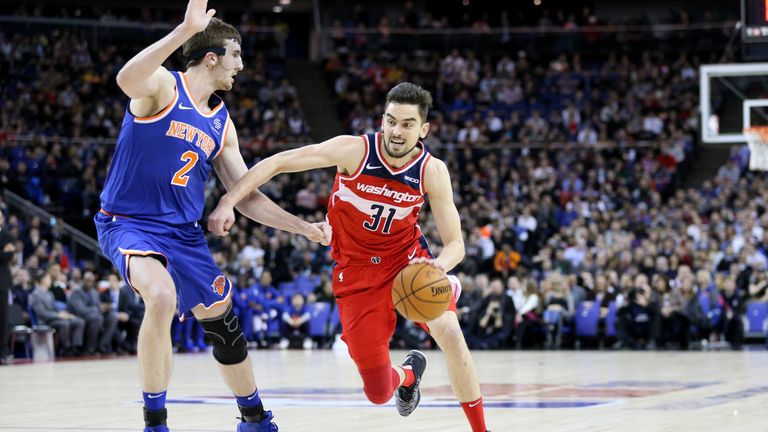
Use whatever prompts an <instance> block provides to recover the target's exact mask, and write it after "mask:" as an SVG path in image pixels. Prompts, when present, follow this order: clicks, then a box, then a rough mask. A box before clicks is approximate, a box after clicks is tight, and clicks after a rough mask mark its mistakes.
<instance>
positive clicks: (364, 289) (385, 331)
mask: <svg viewBox="0 0 768 432" xmlns="http://www.w3.org/2000/svg"><path fill="white" fill-rule="evenodd" d="M428 253H429V252H428V250H426V249H424V250H423V251H421V253H418V254H416V256H418V257H421V256H424V257H428V256H429V255H428ZM377 258H378V257H377ZM408 261H409V260H407V259H391V260H389V261H388V260H387V259H380V262H379V263H378V264H371V263H370V262H369V263H367V264H363V262H364V260H361V261H358V262H359V263H358V262H355V263H354V264H346V265H343V266H342V265H337V266H336V267H335V268H334V269H333V290H334V293H336V304H338V306H339V318H340V319H341V326H342V333H341V339H342V340H343V341H344V342H345V343H346V344H347V347H348V349H349V355H350V357H352V360H354V361H355V364H356V365H357V368H358V370H364V369H371V368H377V367H383V366H385V365H390V364H391V360H390V357H389V340H390V338H391V337H392V334H393V333H394V332H395V324H396V323H397V315H396V312H395V306H394V304H393V303H392V282H393V281H394V280H395V277H396V276H397V274H398V273H400V270H402V269H403V268H404V267H405V266H406V265H408ZM459 293H460V291H458V290H454V297H453V298H452V299H451V304H450V305H449V307H448V310H450V311H454V312H456V299H457V294H459ZM419 325H420V326H421V327H422V328H424V329H425V330H427V331H429V328H428V327H427V326H426V325H424V324H422V323H419Z"/></svg>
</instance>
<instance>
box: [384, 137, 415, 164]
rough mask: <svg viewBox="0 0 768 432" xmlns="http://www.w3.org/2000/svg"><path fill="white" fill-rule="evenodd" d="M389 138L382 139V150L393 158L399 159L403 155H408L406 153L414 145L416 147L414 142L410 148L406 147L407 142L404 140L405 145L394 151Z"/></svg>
mask: <svg viewBox="0 0 768 432" xmlns="http://www.w3.org/2000/svg"><path fill="white" fill-rule="evenodd" d="M390 140H391V138H390V139H385V140H384V151H386V152H387V154H388V155H389V156H391V157H393V158H398V159H399V158H402V157H405V156H407V155H408V153H410V152H411V150H413V148H414V147H416V144H414V145H412V146H411V147H410V148H408V147H407V144H408V142H407V141H406V142H405V145H406V146H405V147H404V148H403V150H402V151H399V152H396V151H394V150H393V149H392V142H391V141H390Z"/></svg>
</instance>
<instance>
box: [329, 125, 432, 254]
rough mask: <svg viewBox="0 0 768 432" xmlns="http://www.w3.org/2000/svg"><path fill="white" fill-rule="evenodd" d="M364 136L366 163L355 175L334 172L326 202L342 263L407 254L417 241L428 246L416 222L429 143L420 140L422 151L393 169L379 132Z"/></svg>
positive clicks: (420, 205)
mask: <svg viewBox="0 0 768 432" xmlns="http://www.w3.org/2000/svg"><path fill="white" fill-rule="evenodd" d="M362 138H363V140H364V141H365V144H366V151H365V157H363V162H362V163H361V164H360V166H359V167H358V168H357V171H355V172H354V173H353V174H351V175H343V174H341V173H337V174H336V180H335V181H334V185H333V193H332V194H331V197H330V199H329V202H328V222H329V223H330V224H331V227H332V228H333V237H332V239H331V247H332V252H333V258H334V260H336V262H337V263H339V264H342V265H343V264H347V263H349V262H350V260H355V261H360V260H363V261H364V260H370V261H371V262H372V263H373V264H378V262H377V260H381V259H382V257H394V256H401V257H407V256H408V254H409V253H410V252H411V250H412V249H414V248H415V246H419V245H420V246H421V248H423V249H427V250H428V246H427V243H426V240H425V239H424V237H423V235H422V234H421V229H420V228H419V225H418V219H419V212H420V211H421V207H422V206H423V205H424V168H425V167H426V164H427V162H428V161H429V159H430V157H431V156H430V154H429V152H428V151H427V148H426V147H425V146H424V144H423V143H421V142H419V143H418V144H417V146H418V147H419V148H420V149H421V152H420V153H419V154H418V156H416V157H415V158H414V159H412V160H411V161H410V162H409V163H408V164H407V165H405V166H403V167H401V168H393V167H392V166H390V165H389V164H388V163H387V161H386V160H384V157H383V156H382V153H383V152H384V149H383V144H382V135H381V133H375V134H368V135H363V136H362ZM419 255H421V254H419ZM410 258H412V257H410Z"/></svg>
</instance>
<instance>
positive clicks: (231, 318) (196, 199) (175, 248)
mask: <svg viewBox="0 0 768 432" xmlns="http://www.w3.org/2000/svg"><path fill="white" fill-rule="evenodd" d="M214 14H215V10H207V1H205V0H190V1H189V4H188V5H187V11H186V14H185V16H184V22H183V23H182V24H181V25H179V26H178V27H176V28H175V29H174V30H173V31H172V32H171V33H170V34H168V35H167V36H165V37H164V38H162V39H161V40H159V41H158V42H156V43H154V44H152V45H150V46H149V47H147V48H146V49H144V50H143V51H141V52H140V53H139V54H137V55H136V56H135V57H133V58H132V59H131V60H130V61H129V62H128V63H126V65H125V66H124V67H123V68H122V69H121V70H120V72H119V73H118V75H117V83H118V85H119V87H120V89H122V90H123V92H124V93H125V94H126V95H127V96H128V97H130V99H131V100H130V103H129V105H128V109H127V110H126V114H125V118H124V120H123V124H122V128H121V130H120V135H119V136H118V139H117V146H116V150H115V155H114V158H113V160H112V164H111V166H110V169H109V174H108V176H107V180H106V184H105V185H104V191H103V192H102V194H101V206H102V209H101V211H100V212H99V213H98V214H97V215H96V216H95V222H96V228H97V232H98V237H99V244H100V245H101V248H102V250H103V252H104V253H105V254H106V255H107V256H108V257H109V258H110V260H111V261H112V263H113V264H114V265H115V267H117V268H118V269H119V270H120V271H121V273H122V275H123V277H124V278H125V280H126V281H127V282H128V283H129V284H130V285H131V286H132V287H133V288H134V289H135V290H136V291H137V292H138V293H139V294H140V295H141V296H142V298H143V299H144V302H145V303H146V313H145V315H144V321H143V323H142V326H141V331H140V333H139V342H138V357H139V365H140V371H141V384H142V390H143V392H144V393H143V395H144V422H145V428H144V431H145V432H165V431H168V430H169V429H168V427H167V426H166V417H167V412H166V409H165V397H166V391H167V388H168V383H169V380H170V374H171V354H172V351H171V340H170V326H171V320H172V318H173V315H174V313H175V309H176V307H177V305H178V310H179V313H180V316H181V318H182V319H183V318H184V317H185V316H187V315H188V314H189V312H190V311H191V313H192V314H193V315H194V316H195V317H196V318H197V319H198V320H199V321H200V323H201V325H202V326H203V328H204V329H205V332H206V333H207V334H208V336H209V337H210V340H211V343H212V344H213V356H214V358H215V359H216V361H217V362H218V363H219V364H220V367H219V369H220V371H221V374H222V375H223V378H224V381H225V382H226V384H227V385H228V386H229V388H230V389H231V390H232V391H233V392H234V394H235V396H236V399H237V404H238V406H239V408H240V412H241V414H242V417H241V419H242V422H241V423H240V424H239V425H238V427H237V431H238V432H256V431H258V432H262V431H270V432H272V431H277V425H275V423H273V422H272V418H273V416H272V413H271V412H270V411H265V410H264V407H263V405H262V403H261V400H260V398H259V394H258V391H257V389H256V383H255V379H254V375H253V371H252V368H251V362H250V360H249V359H248V352H247V350H246V341H245V337H244V335H243V332H242V330H241V327H240V325H239V323H238V320H237V317H236V316H235V314H234V313H233V311H232V301H231V294H232V283H231V282H230V281H229V280H228V279H227V278H226V277H225V276H224V275H223V274H222V272H221V271H220V270H219V269H218V267H217V266H216V264H215V263H214V261H213V258H212V256H211V253H210V251H209V249H208V246H207V244H206V241H205V236H204V233H203V230H202V228H201V227H200V226H198V223H197V221H198V220H199V219H200V218H201V217H202V213H203V207H204V202H205V190H204V187H205V182H206V180H207V179H208V175H209V173H210V171H211V170H212V169H215V170H216V172H217V174H218V176H219V178H220V179H221V181H222V182H223V183H224V185H225V186H226V187H227V188H231V187H233V186H234V184H235V183H236V182H237V180H238V179H239V178H240V177H242V176H243V175H244V174H245V173H246V172H247V170H248V169H247V167H246V165H245V162H244V161H243V158H242V156H241V154H240V151H239V147H238V140H237V133H236V132H235V126H234V125H233V124H232V121H231V120H230V118H229V114H228V112H227V108H226V107H225V106H224V103H223V101H222V100H221V99H220V98H219V97H218V96H216V95H215V93H214V92H216V91H228V90H230V89H232V85H233V83H234V77H235V75H236V74H237V73H238V72H239V71H240V70H242V69H243V61H242V59H241V58H240V42H241V39H240V34H239V33H238V32H237V30H236V29H235V28H234V27H232V26H230V25H228V24H226V23H224V22H223V21H221V20H218V19H216V18H212V17H213V15H214ZM179 47H182V50H183V54H184V55H185V57H186V58H188V59H189V63H188V65H187V70H186V71H185V72H174V71H168V70H166V69H165V68H164V67H162V66H161V65H162V63H163V62H164V61H165V60H166V59H167V58H168V57H169V56H170V55H171V54H172V53H173V52H174V51H175V50H176V49H178V48H179ZM238 209H239V210H240V211H241V212H243V214H245V215H247V216H248V217H250V218H251V219H253V220H255V221H258V222H260V223H263V224H266V225H269V226H272V227H275V228H279V229H283V230H286V231H290V232H294V233H298V234H303V235H304V236H306V237H307V238H308V239H310V240H312V241H316V242H321V243H324V244H327V243H328V235H327V234H326V231H324V227H325V224H309V223H307V222H305V221H302V220H300V219H298V218H296V217H295V216H293V215H291V214H289V213H287V212H285V211H284V210H282V209H281V208H280V207H279V206H278V205H276V204H275V203H273V202H272V201H270V200H269V199H268V198H267V197H266V196H264V195H263V194H261V193H260V192H258V191H253V192H252V193H250V194H249V195H248V197H246V198H245V199H243V200H242V201H241V202H240V203H238Z"/></svg>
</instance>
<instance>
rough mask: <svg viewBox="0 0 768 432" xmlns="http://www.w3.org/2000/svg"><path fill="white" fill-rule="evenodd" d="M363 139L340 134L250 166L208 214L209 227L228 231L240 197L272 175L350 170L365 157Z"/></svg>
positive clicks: (215, 230)
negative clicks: (325, 170)
mask: <svg viewBox="0 0 768 432" xmlns="http://www.w3.org/2000/svg"><path fill="white" fill-rule="evenodd" d="M364 154H365V147H364V142H363V140H362V139H361V138H360V137H356V136H350V135H341V136H337V137H335V138H331V139H329V140H328V141H324V142H322V143H320V144H313V145H308V146H304V147H300V148H296V149H293V150H287V151H284V152H280V153H278V154H276V155H274V156H272V157H269V158H267V159H264V160H263V161H261V162H259V163H257V164H256V165H254V166H253V167H251V169H250V170H248V172H247V173H246V174H245V175H244V176H242V177H241V178H240V179H239V180H238V181H237V184H236V185H235V186H234V187H232V188H230V189H229V191H228V192H227V193H226V194H224V196H222V197H221V199H220V200H219V204H218V205H217V206H216V209H215V210H214V211H213V213H211V215H210V216H209V217H208V229H209V230H211V232H213V233H214V234H216V235H220V236H222V235H226V233H227V232H228V231H229V228H230V227H231V226H232V224H233V223H234V221H235V215H234V212H233V209H234V208H235V206H236V205H238V203H240V201H242V200H243V198H245V197H246V196H248V195H249V194H250V193H251V192H253V191H255V190H257V189H258V188H259V186H261V185H263V184H264V183H266V182H268V181H269V180H270V179H271V178H272V177H274V176H276V175H278V174H281V173H289V172H299V171H308V170H311V169H316V168H327V167H331V166H338V167H339V169H340V170H341V171H342V172H348V173H351V172H352V171H354V170H355V169H356V168H357V166H358V165H359V164H360V162H361V161H362V159H363V155H364Z"/></svg>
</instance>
